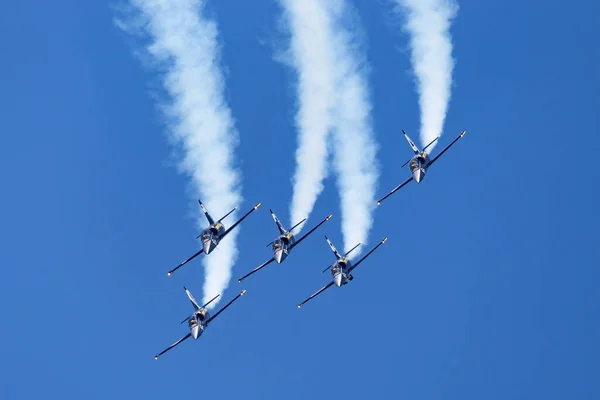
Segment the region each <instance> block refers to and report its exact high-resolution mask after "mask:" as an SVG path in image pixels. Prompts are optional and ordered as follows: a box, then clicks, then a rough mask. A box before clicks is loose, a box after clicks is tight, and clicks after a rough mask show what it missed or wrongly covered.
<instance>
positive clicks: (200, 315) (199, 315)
mask: <svg viewBox="0 0 600 400" xmlns="http://www.w3.org/2000/svg"><path fill="white" fill-rule="evenodd" d="M203 311H204V312H201V311H198V312H196V313H195V314H194V315H193V316H192V317H190V319H189V320H188V325H189V327H190V328H191V327H193V326H194V325H202V324H204V323H205V322H206V321H207V320H208V319H209V318H210V314H209V313H208V311H206V310H203Z"/></svg>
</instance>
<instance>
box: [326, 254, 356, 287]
mask: <svg viewBox="0 0 600 400" xmlns="http://www.w3.org/2000/svg"><path fill="white" fill-rule="evenodd" d="M350 268H352V262H351V261H350V260H349V259H348V258H347V257H344V258H342V259H339V260H336V262H335V263H333V265H332V266H331V275H332V277H333V283H335V285H336V286H337V287H340V286H342V285H346V284H347V283H348V282H349V281H351V280H352V275H350V272H349V270H350Z"/></svg>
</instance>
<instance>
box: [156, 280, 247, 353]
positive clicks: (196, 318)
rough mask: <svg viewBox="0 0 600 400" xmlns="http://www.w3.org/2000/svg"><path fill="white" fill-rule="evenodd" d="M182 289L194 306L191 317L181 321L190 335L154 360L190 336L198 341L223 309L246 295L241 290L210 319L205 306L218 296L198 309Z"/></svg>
mask: <svg viewBox="0 0 600 400" xmlns="http://www.w3.org/2000/svg"><path fill="white" fill-rule="evenodd" d="M183 289H185V293H187V295H188V298H189V299H190V301H191V302H192V306H194V313H193V314H192V315H190V316H189V317H186V318H185V319H184V320H183V321H181V323H182V324H183V323H184V322H185V321H187V323H188V327H189V328H190V333H188V334H187V335H185V336H184V337H182V338H181V339H179V340H178V341H176V342H175V343H173V344H172V345H170V346H169V347H167V348H166V349H165V350H163V351H161V352H160V353H158V354H157V355H155V356H154V359H155V360H158V357H160V356H162V355H163V354H165V353H166V352H167V351H169V350H171V349H172V348H173V347H175V346H177V345H178V344H179V343H181V342H183V341H184V340H186V339H188V338H189V337H190V336H191V337H193V338H194V339H198V338H199V337H200V335H202V334H203V333H204V330H205V329H206V327H207V326H208V324H209V323H210V322H211V321H212V320H214V319H215V318H217V316H218V315H219V314H221V313H222V312H223V311H225V309H226V308H227V307H229V306H230V305H231V304H232V303H233V302H234V301H236V300H237V299H239V298H240V297H241V296H243V295H244V294H245V293H246V290H242V291H241V292H240V293H239V294H238V295H237V296H235V297H234V298H233V300H231V301H230V302H229V303H227V304H225V306H224V307H223V308H221V309H220V310H219V311H217V312H216V314H215V315H213V316H212V317H211V316H210V314H209V312H208V310H207V309H206V306H208V305H209V304H210V303H212V302H213V301H214V300H215V299H216V298H217V297H219V296H220V294H218V295H216V296H215V297H213V298H212V299H211V300H210V301H209V302H208V303H206V304H205V305H203V306H202V307H200V306H199V305H198V303H197V302H196V299H194V296H192V294H191V293H190V291H189V290H188V289H187V288H186V287H185V286H184V287H183Z"/></svg>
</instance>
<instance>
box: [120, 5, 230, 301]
mask: <svg viewBox="0 0 600 400" xmlns="http://www.w3.org/2000/svg"><path fill="white" fill-rule="evenodd" d="M130 3H131V5H132V6H133V8H134V9H133V10H132V12H133V14H131V15H128V16H127V18H126V21H125V22H124V23H123V22H119V21H117V24H118V25H119V26H121V27H123V28H124V29H126V30H127V31H130V32H131V31H132V29H135V28H141V29H142V32H136V33H142V34H145V35H146V36H148V37H149V39H150V44H149V45H148V46H147V48H146V49H145V50H147V53H148V54H149V55H150V56H151V58H152V61H153V62H154V63H155V64H156V65H157V66H158V67H160V68H161V70H162V71H164V76H163V78H164V79H163V82H162V83H163V86H164V88H165V90H166V91H167V92H168V94H169V95H170V99H171V100H170V101H169V102H168V104H166V105H165V106H164V111H165V115H166V117H167V120H168V129H169V133H170V138H171V139H172V141H173V142H174V144H176V145H178V146H181V148H182V149H183V154H184V156H183V159H182V160H181V162H180V164H179V168H180V171H181V172H183V173H185V174H186V175H188V176H189V177H190V178H191V184H192V188H193V193H194V195H195V197H197V198H200V199H202V202H203V203H204V204H205V205H206V207H207V209H208V211H209V212H210V213H211V215H212V216H213V218H215V220H216V219H218V218H221V217H222V216H223V215H225V214H226V213H227V212H228V211H229V210H231V209H232V208H233V207H235V206H236V205H238V204H239V203H240V201H241V195H240V176H239V175H238V173H237V171H236V170H235V169H234V157H233V152H234V149H235V147H236V145H237V132H236V130H235V127H234V123H233V118H232V116H231V111H230V109H229V107H228V106H227V104H226V103H225V100H224V97H223V89H224V81H223V76H222V74H221V71H220V68H219V63H220V59H219V54H220V51H219V44H218V31H217V26H216V24H215V22H214V21H211V20H209V19H207V18H204V17H203V11H204V10H203V7H204V1H201V0H178V1H170V0H130ZM235 214H236V213H233V214H232V215H231V216H229V217H228V218H227V219H228V220H229V221H231V222H233V221H234V220H235V219H236V215H235ZM206 224H207V222H206V219H205V217H204V215H203V214H201V213H199V219H198V228H199V229H201V228H205V227H206ZM238 233H239V227H238V228H236V229H235V230H233V231H232V232H231V233H230V234H229V235H228V236H227V238H226V239H224V240H223V242H221V243H220V244H219V247H218V248H217V249H216V250H215V251H214V252H213V253H211V254H210V255H209V256H201V257H205V258H204V260H203V262H204V265H205V272H206V279H205V282H204V301H203V303H205V302H207V301H208V300H209V299H211V298H212V297H214V296H215V295H216V294H217V293H222V292H223V290H225V289H226V288H227V286H228V284H229V280H230V277H231V268H232V266H233V264H234V262H235V260H236V258H237V248H236V244H235V243H236V236H237V234H238ZM221 298H222V297H219V299H221ZM216 304H217V301H215V302H213V303H212V304H211V305H210V307H214V306H215V305H216Z"/></svg>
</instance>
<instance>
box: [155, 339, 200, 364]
mask: <svg viewBox="0 0 600 400" xmlns="http://www.w3.org/2000/svg"><path fill="white" fill-rule="evenodd" d="M190 336H192V334H191V333H188V334H187V335H185V336H184V337H182V338H181V339H179V340H178V341H176V342H175V343H173V344H172V345H170V346H169V347H167V348H166V349H164V350H163V351H161V352H160V353H158V354H157V355H155V356H154V359H155V360H158V357H160V356H162V355H163V354H165V353H166V352H167V351H169V350H171V349H172V348H173V347H175V346H177V345H178V344H179V343H181V342H183V341H184V340H186V339H187V338H189V337H190Z"/></svg>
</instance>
